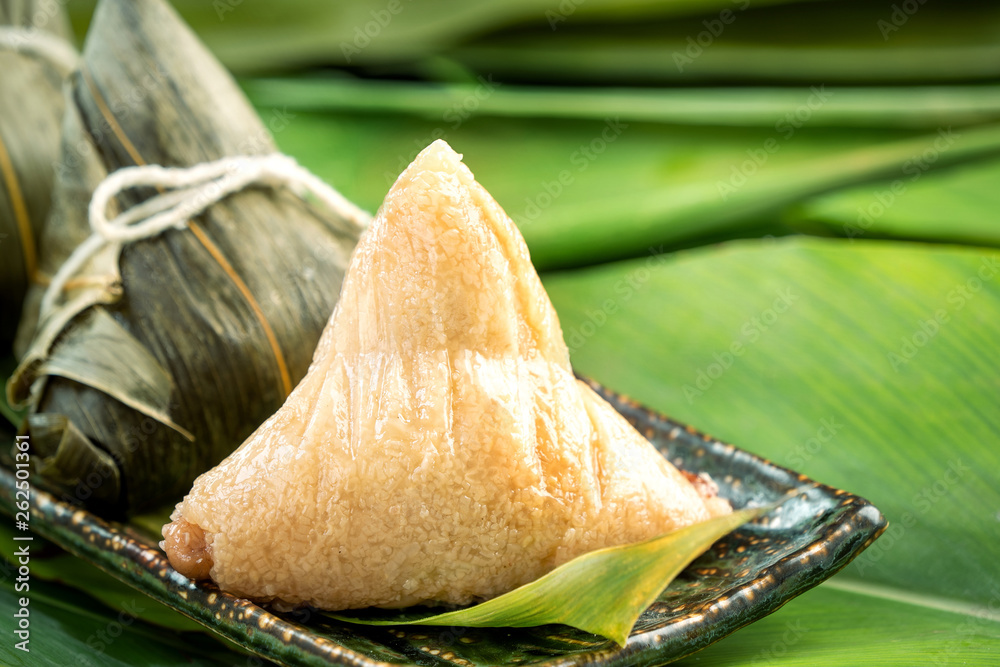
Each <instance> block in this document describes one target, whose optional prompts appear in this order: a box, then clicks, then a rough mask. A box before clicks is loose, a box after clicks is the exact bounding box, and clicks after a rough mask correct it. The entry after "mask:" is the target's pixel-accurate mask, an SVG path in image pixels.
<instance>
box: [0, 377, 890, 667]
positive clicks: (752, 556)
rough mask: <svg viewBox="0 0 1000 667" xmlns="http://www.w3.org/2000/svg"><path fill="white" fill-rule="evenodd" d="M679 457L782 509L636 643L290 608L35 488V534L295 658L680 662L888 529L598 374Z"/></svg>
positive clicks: (250, 644) (845, 501)
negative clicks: (187, 571)
mask: <svg viewBox="0 0 1000 667" xmlns="http://www.w3.org/2000/svg"><path fill="white" fill-rule="evenodd" d="M594 388H595V389H597V390H598V391H599V392H600V393H601V394H602V395H603V396H605V397H606V398H607V399H608V400H609V401H610V402H611V403H612V405H614V406H615V407H616V408H617V409H618V410H619V411H620V412H621V413H622V414H623V415H625V416H626V417H627V418H628V419H629V421H631V422H632V423H633V424H634V425H635V426H636V428H638V429H639V431H640V432H642V433H644V434H645V435H646V437H648V438H649V439H650V440H651V441H652V442H653V444H654V445H656V447H657V448H659V449H660V451H662V452H663V455H664V456H666V457H667V458H668V459H669V460H670V461H672V462H673V463H674V464H675V465H677V466H678V467H679V468H681V469H684V470H689V471H705V472H708V473H710V474H711V475H712V477H713V478H714V479H715V480H716V481H717V482H718V484H719V487H720V495H722V496H723V497H725V498H727V499H728V500H729V501H730V502H731V503H732V504H733V506H734V507H744V506H747V505H762V504H768V503H773V502H775V501H777V500H779V499H781V498H783V497H784V496H786V495H787V494H790V493H793V492H795V495H794V497H793V498H792V499H791V500H788V501H786V502H785V503H784V504H783V505H782V506H781V507H779V508H778V509H777V510H775V511H773V512H771V513H770V514H768V515H766V516H763V517H761V518H759V519H757V520H755V521H753V522H751V523H749V524H746V525H745V526H743V527H742V528H740V529H738V530H737V531H736V532H734V533H732V534H730V535H728V536H727V537H725V538H723V540H721V541H720V542H717V543H716V544H715V545H714V546H713V547H712V548H711V549H710V550H709V551H708V552H707V553H705V554H704V555H703V556H702V557H700V558H699V559H698V560H696V561H695V562H694V563H692V564H691V566H690V567H688V568H687V570H685V571H684V572H683V573H682V574H681V575H680V576H679V577H678V578H677V579H676V580H675V581H674V582H673V583H672V584H671V585H670V586H669V587H668V588H667V589H666V590H665V591H664V592H663V594H662V595H661V596H660V598H659V600H657V602H655V603H654V604H653V605H652V606H651V607H650V608H649V609H648V610H647V611H646V612H645V613H644V614H643V615H642V616H641V617H640V618H639V621H638V623H637V624H636V626H635V628H634V629H633V631H632V636H631V637H630V638H629V641H628V644H627V645H626V646H625V647H618V646H616V645H615V644H613V643H612V642H610V641H608V640H605V639H602V638H601V637H597V636H594V635H590V634H587V633H585V632H581V631H578V630H574V629H572V628H568V627H564V626H543V627H538V628H527V629H514V628H511V629H472V628H444V629H442V628H420V627H403V626H400V627H399V628H398V629H397V628H391V627H390V628H379V627H366V626H356V625H350V624H347V623H340V622H337V621H333V620H331V619H329V618H328V617H326V616H324V615H323V614H322V613H320V612H316V611H312V610H300V611H296V612H291V613H279V612H276V611H270V610H267V609H264V608H261V607H259V606H257V605H255V604H253V603H251V602H248V601H246V600H242V599H240V598H236V597H233V596H231V595H229V594H227V593H223V592H220V591H219V590H218V589H217V588H216V587H215V586H213V585H209V584H195V583H192V582H191V581H190V580H188V579H187V578H185V577H183V576H181V575H180V574H178V573H177V572H175V571H174V570H173V569H172V568H171V567H170V565H169V564H168V563H167V559H166V557H165V556H164V555H163V552H162V551H160V549H159V548H158V547H157V546H156V543H155V541H153V540H150V539H146V538H143V537H141V536H139V535H138V534H137V533H136V532H135V531H134V530H131V529H129V528H126V527H125V526H122V525H120V524H117V523H112V522H108V521H105V520H103V519H101V518H99V517H97V516H94V515H93V514H91V513H89V512H87V511H85V510H81V509H78V508H75V507H73V506H71V505H68V504H65V503H62V502H59V501H57V500H55V499H54V498H53V497H52V496H50V495H49V494H47V493H44V492H42V491H38V490H35V491H34V492H33V494H32V506H31V514H32V517H31V527H32V530H33V531H34V532H36V533H37V534H39V535H41V536H42V537H45V538H47V539H49V540H51V541H52V542H55V543H56V544H58V545H59V546H61V547H63V548H64V549H66V550H68V551H70V552H72V553H74V554H76V555H78V556H80V557H81V558H85V559H87V560H89V561H91V562H93V563H95V564H97V565H98V566H100V567H101V568H102V569H104V570H106V571H107V572H109V573H111V574H112V575H114V576H115V577H118V578H119V579H121V580H122V581H125V582H126V583H128V584H130V585H132V586H134V587H135V588H137V589H139V590H141V591H143V592H144V593H146V594H148V595H150V596H152V597H154V598H156V599H157V600H160V601H161V602H164V603H166V604H167V605H169V606H171V607H173V608H175V609H177V610H179V611H181V612H183V613H184V614H186V615H188V616H190V617H191V618H193V619H195V620H196V621H199V622H200V623H203V624H204V625H206V626H207V627H209V628H211V629H212V630H213V631H215V632H218V633H219V634H221V635H224V636H226V637H228V638H229V639H231V640H232V641H234V642H236V643H238V644H240V645H242V646H244V647H246V648H247V649H249V650H251V651H253V652H255V653H257V654H259V655H261V656H263V657H266V658H268V659H270V660H274V661H276V662H279V663H283V664H286V665H331V664H334V665H359V666H366V667H374V666H377V665H409V664H416V665H427V666H433V665H461V666H463V667H473V666H478V665H546V666H547V667H555V666H557V665H558V666H559V667H569V666H571V665H584V664H587V665H657V664H664V663H667V662H670V661H672V660H677V659H679V658H681V657H683V656H686V655H689V654H691V653H694V652H695V651H698V650H699V649H702V648H704V647H706V646H708V645H709V644H711V643H713V642H716V641H718V640H720V639H722V638H723V637H725V636H726V635H728V634H729V633H731V632H733V631H735V630H737V629H738V628H741V627H743V626H744V625H746V624H748V623H752V622H753V621H755V620H757V619H759V618H761V617H763V616H765V615H767V614H769V613H771V612H772V611H774V610H776V609H777V608H778V607H780V606H781V605H783V604H785V603H786V602H788V601H789V600H790V599H792V598H793V597H795V596H796V595H799V594H800V593H802V592H803V591H805V590H807V589H809V588H811V587H813V586H815V585H816V584H818V583H819V582H821V581H823V580H824V579H826V578H827V577H829V576H831V575H832V574H833V573H835V572H837V571H838V570H840V569H841V568H842V567H844V566H845V565H846V564H847V563H849V562H850V561H851V559H853V558H854V557H855V556H857V555H858V553H860V552H861V551H862V550H863V549H864V548H865V547H866V546H868V545H869V544H871V542H872V541H873V540H874V539H875V538H876V537H878V535H879V534H880V533H881V532H882V530H883V529H884V527H885V520H884V519H883V518H882V515H881V513H879V511H878V510H877V509H876V508H875V507H874V506H872V505H871V504H869V503H868V502H867V501H866V500H864V499H863V498H859V497H857V496H854V495H851V494H849V493H847V492H846V491H838V490H836V489H832V488H830V487H828V486H824V485H822V484H819V483H817V482H814V481H812V480H810V479H808V478H807V477H805V476H804V475H798V474H796V473H794V472H792V471H790V470H786V469H785V468H780V467H778V466H775V465H773V464H771V463H769V462H767V461H764V460H763V459H760V458H758V457H756V456H754V455H752V454H749V453H747V452H744V451H742V450H739V449H737V448H735V447H733V446H732V445H727V444H724V443H721V442H719V441H717V440H713V439H712V438H710V437H708V436H705V435H702V434H700V433H698V432H696V431H694V430H693V429H691V428H688V427H685V426H683V425H682V424H678V423H677V422H674V421H671V420H670V419H667V418H666V417H663V416H661V415H658V414H656V413H654V412H651V411H649V410H646V409H644V408H642V407H641V406H639V405H636V404H635V403H633V402H631V401H629V400H628V399H625V398H623V397H621V396H618V395H615V394H613V393H611V392H609V391H607V390H605V389H603V388H601V387H599V386H597V385H594ZM13 496H14V478H13V476H12V475H11V473H10V471H9V470H7V469H0V508H2V509H3V510H4V511H5V512H7V513H12V511H13Z"/></svg>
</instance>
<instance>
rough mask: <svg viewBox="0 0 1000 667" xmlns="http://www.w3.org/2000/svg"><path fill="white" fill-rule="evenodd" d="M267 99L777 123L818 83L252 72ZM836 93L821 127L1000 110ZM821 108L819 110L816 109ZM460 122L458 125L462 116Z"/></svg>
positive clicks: (958, 94)
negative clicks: (516, 80)
mask: <svg viewBox="0 0 1000 667" xmlns="http://www.w3.org/2000/svg"><path fill="white" fill-rule="evenodd" d="M240 83H241V85H242V86H243V89H244V91H245V92H246V93H247V96H248V97H249V98H250V100H251V102H253V103H254V104H255V105H258V106H265V107H276V108H286V107H287V108H289V109H295V110H299V109H302V110H304V111H361V112H380V113H409V114H414V115H429V116H431V117H433V116H435V115H438V116H441V115H443V114H444V113H449V112H450V115H449V118H453V119H454V120H455V121H458V120H461V119H462V118H463V117H464V116H466V115H468V116H469V117H471V116H472V115H473V114H475V115H476V116H511V117H525V118H562V119H567V118H574V119H575V118H580V119H590V120H600V121H603V120H604V119H606V118H608V117H609V116H610V117H621V119H622V120H625V121H628V122H632V121H643V122H656V123H678V124H690V125H726V126H736V127H750V126H761V127H768V128H771V127H774V126H775V122H776V121H779V122H780V119H782V118H785V117H786V116H787V115H788V114H793V115H794V114H795V113H796V111H799V109H800V107H801V106H802V104H803V102H804V101H808V100H809V97H810V95H812V94H813V91H812V90H810V89H809V88H808V87H800V86H768V87H753V88H748V87H728V88H638V87H636V88H621V87H615V88H606V87H590V86H580V87H566V86H559V87H557V86H516V85H510V84H506V83H503V84H501V83H499V82H494V81H492V80H491V79H489V78H486V77H482V78H480V79H478V80H474V81H472V82H470V83H461V84H449V85H440V84H429V83H416V82H409V81H384V80H378V79H375V80H363V79H355V78H348V77H331V76H304V77H287V78H257V79H244V80H243V81H241V82H240ZM825 90H827V91H828V99H826V101H825V102H824V103H823V105H822V107H821V108H817V109H816V110H815V113H811V115H810V118H809V125H810V126H811V127H828V126H835V127H849V126H860V127H941V126H947V125H962V124H967V123H979V122H985V121H989V120H995V119H998V118H1000V86H995V85H988V86H982V85H977V86H972V85H966V86H900V87H893V88H871V87H846V86H845V87H833V86H828V87H825ZM810 111H812V110H810ZM452 124H454V123H452Z"/></svg>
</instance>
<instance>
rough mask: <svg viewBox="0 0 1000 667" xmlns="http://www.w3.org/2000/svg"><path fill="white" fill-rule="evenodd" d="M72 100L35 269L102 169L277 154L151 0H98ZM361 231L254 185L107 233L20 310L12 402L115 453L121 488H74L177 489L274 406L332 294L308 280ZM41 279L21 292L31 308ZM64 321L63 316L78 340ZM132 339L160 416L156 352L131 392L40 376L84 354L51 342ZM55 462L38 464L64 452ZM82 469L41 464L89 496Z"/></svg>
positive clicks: (69, 234)
mask: <svg viewBox="0 0 1000 667" xmlns="http://www.w3.org/2000/svg"><path fill="white" fill-rule="evenodd" d="M69 100H70V104H69V108H68V110H67V118H66V121H65V124H64V128H65V132H66V136H65V138H64V142H63V160H62V161H63V163H64V165H66V167H67V168H66V169H64V170H63V171H61V172H60V174H59V183H58V186H59V189H58V192H57V195H56V196H57V201H56V204H55V211H54V214H53V216H52V219H51V222H50V225H49V227H48V228H47V230H46V234H45V237H44V238H43V243H42V250H43V268H44V269H45V270H47V271H51V272H54V271H55V270H56V269H58V267H59V266H61V265H62V262H63V261H64V260H65V258H66V256H67V255H68V254H69V252H71V251H72V249H73V248H74V247H75V246H76V244H78V243H79V242H80V241H81V240H82V239H83V238H85V237H86V236H87V235H88V234H89V228H88V222H87V220H86V218H85V211H86V207H81V206H80V202H81V201H83V200H89V196H90V193H91V192H92V191H93V188H94V187H95V186H96V185H97V183H98V182H99V181H100V180H101V179H102V178H103V177H104V176H105V175H106V174H107V173H109V172H111V171H114V170H116V169H118V168H120V167H124V166H131V165H135V164H162V165H166V166H189V165H193V164H197V163H201V162H206V161H210V160H215V159H218V158H221V157H223V156H228V155H248V154H249V155H261V154H269V153H272V152H275V150H276V149H275V147H274V143H273V140H272V138H271V136H270V133H269V132H268V130H267V129H266V128H265V126H264V124H263V123H262V122H261V120H260V119H259V118H258V117H257V115H256V114H255V113H254V111H253V109H252V108H251V107H250V105H249V104H248V103H247V101H246V100H245V98H244V97H243V95H242V93H241V92H240V91H239V89H238V88H237V87H236V85H235V83H234V82H233V80H232V78H231V77H230V76H229V74H228V73H227V72H226V71H225V70H224V69H223V68H222V67H221V66H220V65H219V64H218V63H217V62H216V61H215V59H214V58H213V57H212V56H211V54H209V52H208V51H207V50H206V49H205V48H204V46H203V45H201V44H200V43H199V42H198V40H197V38H196V37H195V36H194V35H193V34H192V33H191V32H190V30H189V29H188V28H187V27H186V26H185V25H184V24H183V23H182V22H181V20H180V19H179V18H178V16H177V15H176V14H175V13H174V11H173V10H172V9H171V8H170V7H169V5H167V3H165V2H163V1H162V0H139V1H138V2H130V1H128V0H102V2H101V3H100V4H99V5H98V8H97V11H96V13H95V15H94V19H93V22H92V24H91V27H90V32H89V33H88V36H87V41H86V44H85V48H84V54H83V64H82V66H81V71H80V72H79V73H78V74H76V75H74V76H73V77H72V79H71V86H70V91H69ZM272 120H273V119H272ZM271 127H272V128H274V129H278V128H279V126H278V125H277V123H276V122H272V123H271ZM146 190H150V189H146ZM152 194H155V191H139V190H133V191H127V192H126V193H123V194H122V195H119V197H118V203H119V204H120V205H121V206H122V207H123V208H124V207H127V206H130V205H134V204H136V203H138V202H141V201H143V200H145V199H146V198H148V197H149V196H150V195H152ZM359 233H360V229H359V228H358V226H357V225H356V223H353V222H350V221H348V220H346V219H343V218H341V217H339V216H338V215H336V214H334V213H333V212H331V211H327V210H325V209H324V210H319V209H317V208H315V207H313V206H312V205H310V204H309V203H307V202H304V201H303V200H301V199H300V198H299V197H298V196H296V195H294V194H292V193H290V192H286V191H282V190H271V189H264V188H251V189H247V190H244V191H242V192H240V193H238V194H235V195H232V196H230V197H229V198H227V199H224V200H223V201H221V202H219V203H217V204H215V205H213V206H212V207H210V208H209V209H208V210H207V211H206V212H205V213H204V214H202V215H200V216H198V217H197V218H196V219H193V220H191V221H190V222H189V223H188V226H187V227H186V228H184V229H176V230H169V231H167V232H164V233H162V234H160V235H159V236H155V237H153V238H149V239H146V240H142V241H138V242H135V243H133V244H131V245H126V246H125V247H120V246H115V245H113V244H112V245H109V246H106V252H105V253H104V255H103V256H100V257H94V258H92V259H91V260H90V262H89V265H88V266H86V267H84V268H83V269H82V270H81V271H80V272H79V274H78V275H77V276H76V281H75V284H74V285H73V288H72V289H71V290H67V293H66V294H65V295H63V298H62V299H61V300H60V301H59V302H58V306H57V307H56V308H54V309H53V310H52V312H47V313H43V314H42V315H41V317H40V318H39V319H38V320H37V324H36V323H35V321H34V320H33V319H32V317H30V315H36V314H37V312H34V313H29V317H26V318H25V324H24V325H23V327H24V328H25V329H29V330H31V332H30V333H29V334H26V335H27V337H29V338H31V339H32V342H31V343H30V344H29V346H28V351H27V353H26V356H25V358H24V359H22V363H21V366H20V367H19V369H18V372H17V373H16V374H15V376H14V377H13V378H12V381H11V383H9V385H8V390H9V392H10V394H11V398H12V399H14V400H16V401H20V402H27V403H29V404H30V405H31V409H32V412H33V413H35V414H57V415H64V416H65V417H66V418H67V420H68V423H69V424H72V425H74V426H75V428H76V429H77V430H78V431H79V433H80V434H81V436H82V437H83V438H84V439H86V440H87V441H88V443H89V444H90V445H91V446H92V447H94V448H95V449H96V450H99V451H102V452H106V453H107V454H108V455H109V456H110V457H111V458H112V459H113V460H114V462H115V465H116V468H117V471H118V473H119V474H120V477H121V484H120V492H119V493H118V495H117V496H114V494H113V493H106V492H104V489H103V483H102V484H97V485H96V486H97V487H101V488H90V486H89V485H88V486H87V488H86V490H85V493H84V494H83V495H90V496H92V499H93V498H97V499H98V500H100V501H101V502H102V503H103V504H106V505H113V506H114V509H117V510H119V511H139V510H142V509H144V508H148V507H151V506H154V505H156V504H158V503H162V502H164V501H165V500H169V499H172V498H174V497H176V496H179V495H180V494H182V493H183V492H184V491H185V490H187V489H188V488H189V487H190V485H191V482H192V481H193V480H194V478H195V477H196V476H197V475H198V474H199V473H200V472H202V471H203V470H205V469H207V468H208V467H210V466H212V465H214V464H215V463H216V462H218V461H219V460H220V459H221V458H222V457H223V456H225V455H226V454H228V453H229V452H230V451H231V450H232V449H233V448H234V447H235V446H236V445H237V444H239V443H240V442H241V441H242V440H243V439H245V438H246V437H247V436H248V435H249V434H250V432H251V431H252V430H253V429H254V428H256V426H257V425H258V424H259V423H260V422H261V421H263V419H264V418H265V417H266V416H267V415H269V414H271V413H272V412H274V410H276V409H277V407H278V406H279V405H280V404H281V402H282V401H283V400H284V398H285V396H286V395H287V393H288V391H289V390H290V388H291V386H293V384H294V383H295V382H297V381H298V379H299V378H301V376H302V375H303V374H304V373H305V370H306V368H307V366H308V364H309V361H310V359H311V356H312V351H313V348H314V347H315V345H316V342H317V340H318V339H319V334H320V331H321V330H322V327H323V325H324V324H325V322H326V319H327V317H328V316H329V314H330V312H331V310H332V309H333V306H334V304H335V302H336V298H337V290H336V289H334V290H330V289H322V290H321V289H319V287H318V286H319V285H334V286H337V285H339V281H340V279H341V278H342V277H343V271H344V267H345V266H346V263H347V259H348V258H349V256H350V252H351V250H352V249H353V246H354V243H355V242H356V240H357V236H358V234H359ZM67 239H69V241H67ZM40 291H41V290H40V288H39V289H36V290H34V293H33V294H32V295H31V303H32V304H37V303H38V302H39V292H40ZM94 304H103V305H101V306H100V308H102V309H104V310H106V314H107V315H109V316H110V317H111V318H113V319H114V321H115V322H116V323H117V325H119V328H118V330H117V333H116V332H115V330H114V329H112V328H110V327H103V328H101V329H100V330H96V329H94V328H93V327H89V328H87V327H77V326H76V323H77V322H78V321H79V320H80V319H81V318H83V317H85V316H86V314H87V312H89V311H90V310H91V309H93V307H94ZM33 307H34V308H37V306H33ZM67 327H75V328H73V329H72V330H73V331H74V335H73V336H69V335H67V334H66V331H67ZM135 342H138V344H139V345H141V346H142V347H143V348H145V350H146V351H147V352H148V354H149V357H150V358H151V359H154V360H155V361H156V364H157V365H158V366H160V367H162V369H166V371H167V372H168V373H169V380H170V382H171V384H172V387H173V390H172V391H171V392H170V397H169V401H168V404H167V406H166V409H165V410H162V412H163V414H161V415H158V416H156V417H153V416H150V415H151V414H153V410H152V408H154V407H155V408H156V409H162V408H163V405H162V400H163V396H162V395H161V394H156V395H155V397H154V396H153V395H147V396H145V397H140V395H139V394H140V392H139V391H138V388H139V387H140V386H142V385H145V386H147V387H152V386H157V387H161V386H162V385H161V384H160V382H161V381H160V379H159V378H157V377H156V375H157V371H156V370H155V369H154V367H153V366H152V365H151V364H147V365H145V366H141V367H136V368H134V369H133V370H134V373H135V375H134V377H133V378H132V379H131V380H130V382H131V384H132V386H133V387H134V388H135V389H134V391H132V392H131V393H130V394H129V399H130V400H129V401H125V402H123V401H122V400H116V399H114V398H112V397H111V396H110V395H109V393H107V392H108V391H114V390H112V389H111V388H110V387H108V386H107V385H108V382H107V376H106V374H105V373H103V372H102V373H97V374H96V375H95V374H94V372H93V370H92V372H91V374H90V375H89V376H88V377H84V376H83V375H82V374H80V373H77V374H76V377H75V378H74V379H73V380H70V379H67V378H65V377H59V376H58V375H56V374H54V373H52V372H51V371H52V366H51V364H52V363H53V362H52V360H53V358H56V359H66V358H68V356H79V352H75V353H70V352H67V351H65V350H62V349H61V348H62V346H69V345H82V346H89V345H101V346H104V348H105V349H106V350H116V349H118V348H119V347H121V346H128V349H134V347H135ZM122 349H125V348H122ZM105 358H106V356H105ZM46 364H49V365H48V366H47V365H46ZM77 370H79V368H78V367H77ZM47 371H48V372H47ZM118 391H119V392H120V391H121V388H120V387H119V389H118ZM120 398H121V397H120ZM126 402H130V403H131V404H132V406H137V405H140V404H141V406H140V407H142V409H141V410H136V409H135V408H134V407H130V406H129V405H126ZM32 423H33V421H32V419H29V420H28V428H29V430H30V428H31V425H32ZM176 427H179V428H180V429H183V430H186V431H188V432H189V433H190V434H191V435H192V436H193V437H194V441H193V442H191V441H190V440H189V439H188V438H186V437H185V436H184V434H183V433H182V432H179V431H178V429H177V428H176ZM77 460H79V459H74V461H77ZM52 461H53V462H54V463H53V464H52V466H50V468H51V467H53V466H56V465H57V463H55V462H59V461H62V459H60V458H58V457H53V458H52ZM40 472H41V471H40ZM94 472H95V471H93V470H89V469H87V467H86V466H84V467H82V468H77V469H68V468H65V467H63V468H62V469H60V470H59V471H58V474H57V473H56V472H55V471H53V470H50V471H49V473H48V474H47V475H44V477H45V479H46V480H47V481H48V482H50V484H52V485H54V486H56V487H59V488H60V489H61V490H63V491H70V492H72V493H75V494H76V495H77V497H78V499H80V500H84V499H83V498H79V496H80V495H81V494H80V493H79V489H78V485H79V482H80V481H86V480H87V479H88V477H90V478H91V479H96V477H94V476H93V475H92V473H94ZM66 480H77V485H76V486H74V485H72V484H68V483H67V482H66ZM91 492H93V493H91ZM108 509H110V508H108Z"/></svg>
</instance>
